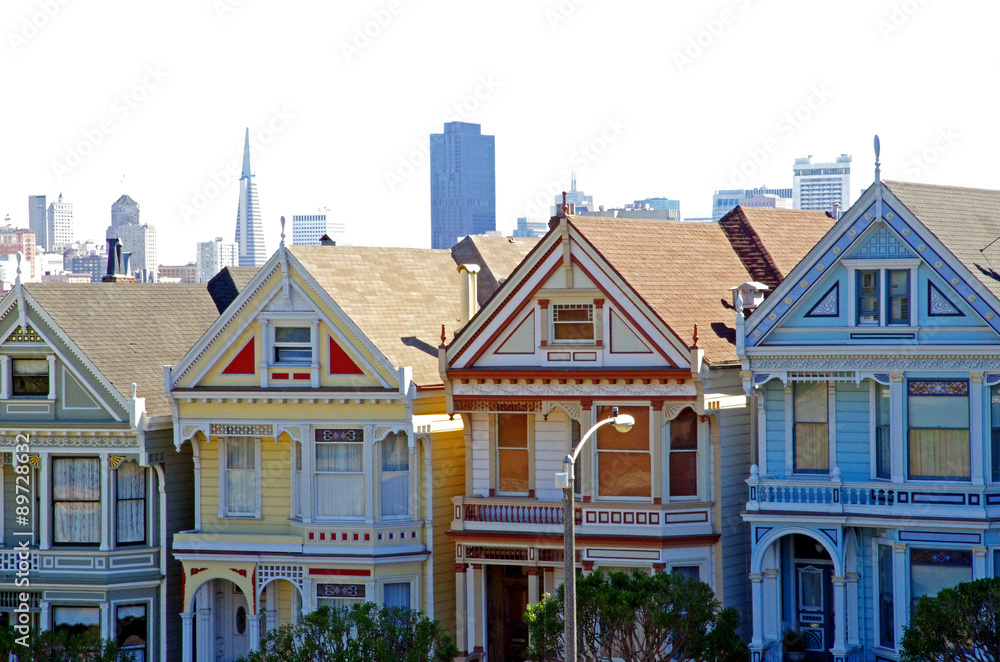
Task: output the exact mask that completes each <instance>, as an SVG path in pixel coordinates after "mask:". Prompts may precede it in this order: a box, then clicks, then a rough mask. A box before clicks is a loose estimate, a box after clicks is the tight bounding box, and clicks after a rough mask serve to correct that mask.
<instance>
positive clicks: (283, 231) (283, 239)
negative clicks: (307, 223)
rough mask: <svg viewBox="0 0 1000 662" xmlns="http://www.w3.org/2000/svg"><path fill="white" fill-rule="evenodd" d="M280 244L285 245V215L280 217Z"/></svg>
mask: <svg viewBox="0 0 1000 662" xmlns="http://www.w3.org/2000/svg"><path fill="white" fill-rule="evenodd" d="M281 245H282V246H284V245H285V217H284V216H282V217H281Z"/></svg>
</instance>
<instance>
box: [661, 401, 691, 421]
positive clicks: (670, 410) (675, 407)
mask: <svg viewBox="0 0 1000 662" xmlns="http://www.w3.org/2000/svg"><path fill="white" fill-rule="evenodd" d="M685 407H688V408H690V409H692V410H693V409H694V403H693V402H664V403H663V406H662V407H661V408H660V412H661V413H662V414H663V421H664V422H667V421H672V420H674V419H675V418H677V417H678V416H679V415H680V413H681V411H683V410H684V408H685Z"/></svg>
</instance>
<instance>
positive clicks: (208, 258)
mask: <svg viewBox="0 0 1000 662" xmlns="http://www.w3.org/2000/svg"><path fill="white" fill-rule="evenodd" d="M316 243H319V242H318V241H317V242H316ZM239 259H240V247H239V246H238V245H237V244H235V243H232V242H229V241H223V240H222V237H216V238H215V241H199V242H198V261H197V265H198V268H197V276H196V278H197V280H196V282H198V283H207V282H208V281H210V280H212V278H213V277H214V276H215V274H217V273H219V272H220V271H222V270H223V269H224V268H225V267H236V266H239Z"/></svg>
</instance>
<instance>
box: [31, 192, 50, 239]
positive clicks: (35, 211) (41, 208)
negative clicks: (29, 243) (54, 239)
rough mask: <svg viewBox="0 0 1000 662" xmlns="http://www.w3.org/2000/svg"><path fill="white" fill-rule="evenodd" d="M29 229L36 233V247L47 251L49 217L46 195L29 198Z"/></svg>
mask: <svg viewBox="0 0 1000 662" xmlns="http://www.w3.org/2000/svg"><path fill="white" fill-rule="evenodd" d="M28 229H30V230H31V231H32V232H34V233H35V246H36V247H38V248H44V249H47V248H48V245H47V244H48V238H49V216H48V208H47V207H46V206H45V196H44V195H29V196H28Z"/></svg>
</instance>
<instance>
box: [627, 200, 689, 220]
mask: <svg viewBox="0 0 1000 662" xmlns="http://www.w3.org/2000/svg"><path fill="white" fill-rule="evenodd" d="M633 204H634V206H635V207H638V208H642V206H643V205H646V208H647V209H652V210H653V211H672V212H674V214H673V220H680V217H681V201H680V200H673V199H671V198H645V199H643V200H636V201H635V202H634V203H633Z"/></svg>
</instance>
